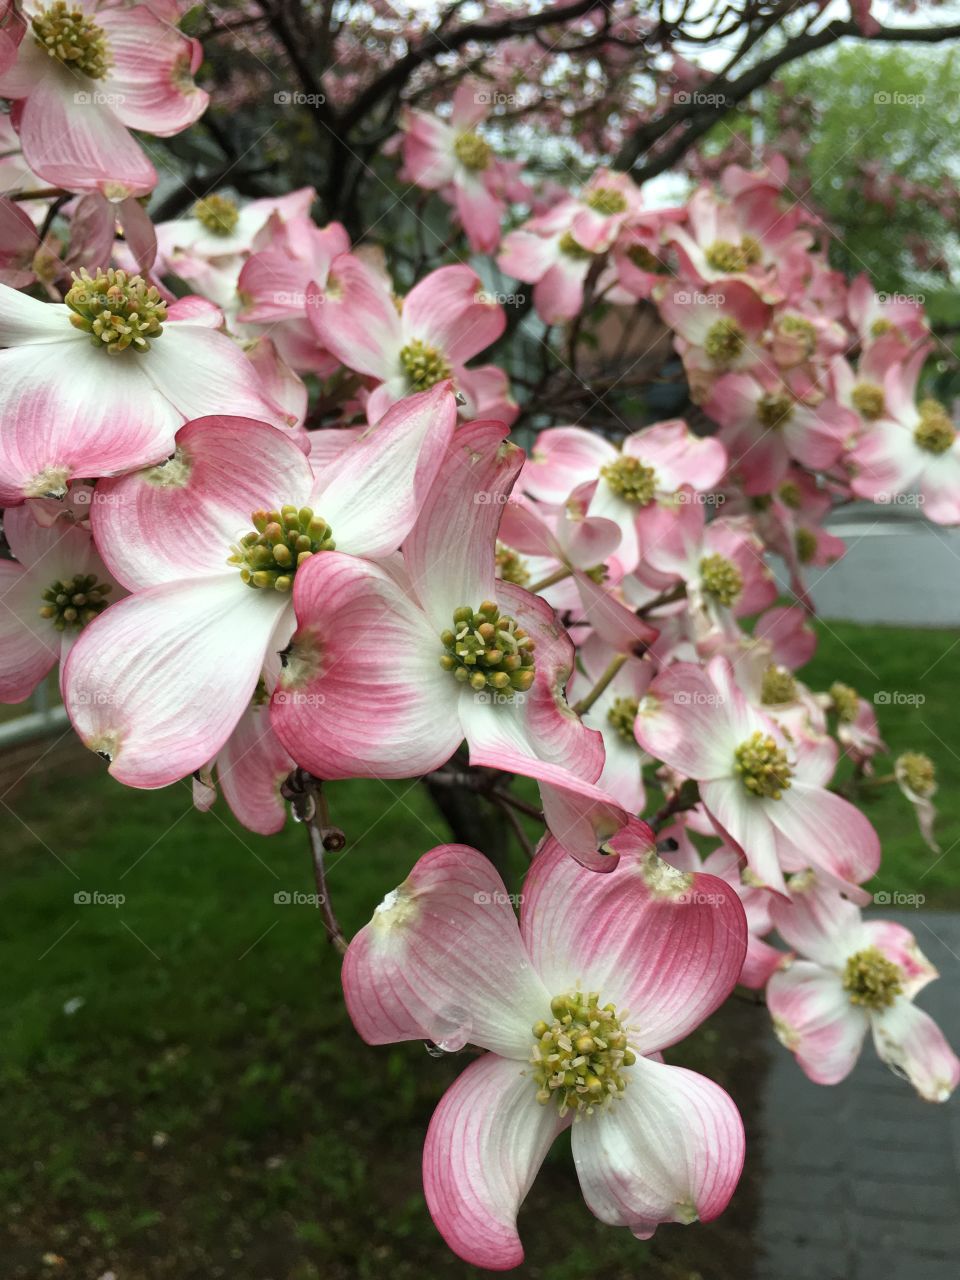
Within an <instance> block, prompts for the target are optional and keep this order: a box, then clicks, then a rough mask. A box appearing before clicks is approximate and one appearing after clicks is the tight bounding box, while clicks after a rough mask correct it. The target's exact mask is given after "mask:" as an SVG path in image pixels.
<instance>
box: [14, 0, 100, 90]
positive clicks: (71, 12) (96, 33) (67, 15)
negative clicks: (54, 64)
mask: <svg viewBox="0 0 960 1280" xmlns="http://www.w3.org/2000/svg"><path fill="white" fill-rule="evenodd" d="M30 25H31V27H32V28H33V38H34V40H35V41H36V43H37V44H38V45H39V46H40V48H41V49H42V50H43V51H44V53H48V54H49V55H50V57H51V58H56V59H57V60H58V61H59V62H62V63H63V64H64V66H69V67H70V68H71V69H72V70H74V71H79V72H80V73H81V74H82V75H85V76H89V77H90V79H91V80H102V79H103V78H104V76H105V75H106V74H107V72H108V71H109V70H110V65H111V62H112V61H113V60H112V58H111V56H110V46H109V44H108V43H107V36H106V32H105V31H104V30H103V28H102V27H101V26H100V25H99V24H98V23H96V22H94V20H93V19H92V18H89V17H87V15H86V14H85V13H84V11H83V10H82V9H80V8H76V9H72V8H70V7H69V6H68V5H66V4H65V3H64V0H56V3H55V4H51V5H47V6H46V7H45V8H43V9H41V10H40V11H39V12H38V13H36V14H34V16H33V19H32V20H31V24H30Z"/></svg>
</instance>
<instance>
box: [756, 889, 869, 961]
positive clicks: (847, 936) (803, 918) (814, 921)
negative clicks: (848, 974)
mask: <svg viewBox="0 0 960 1280" xmlns="http://www.w3.org/2000/svg"><path fill="white" fill-rule="evenodd" d="M770 916H771V919H772V921H773V925H774V928H775V929H776V930H777V932H778V933H779V934H780V936H781V938H783V940H784V942H785V943H786V944H787V946H789V947H793V948H794V949H795V950H797V951H799V952H800V954H801V955H802V956H803V957H804V958H805V959H808V960H814V961H815V962H816V963H817V964H820V965H823V966H824V967H825V968H828V969H842V968H843V966H844V964H845V963H846V959H847V956H849V955H852V954H853V953H854V952H855V951H858V950H860V948H861V947H864V946H866V945H867V943H866V942H865V941H864V936H865V935H864V923H863V920H862V919H861V916H860V908H859V907H858V906H857V905H856V904H855V903H853V902H850V901H849V900H848V899H847V898H844V897H842V896H841V894H840V892H839V890H837V889H836V888H835V887H834V886H833V885H832V884H825V883H823V882H822V881H819V880H818V879H817V878H816V877H815V876H810V875H809V874H807V875H801V876H799V877H797V878H795V879H794V880H793V881H792V882H791V884H790V899H789V901H787V900H785V899H783V898H776V897H774V898H771V900H770ZM893 958H894V957H892V956H891V959H893Z"/></svg>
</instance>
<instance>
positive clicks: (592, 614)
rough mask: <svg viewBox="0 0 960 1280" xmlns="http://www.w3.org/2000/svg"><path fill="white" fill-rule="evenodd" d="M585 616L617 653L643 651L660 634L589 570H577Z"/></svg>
mask: <svg viewBox="0 0 960 1280" xmlns="http://www.w3.org/2000/svg"><path fill="white" fill-rule="evenodd" d="M574 579H575V581H576V584H577V591H578V592H579V593H580V602H581V604H582V605H583V612H584V616H585V618H586V619H587V621H588V622H589V624H590V626H591V627H592V628H593V630H594V631H595V632H596V634H597V635H598V636H600V637H601V639H603V640H605V641H606V643H607V644H609V645H611V646H612V647H613V648H614V649H615V650H616V652H617V653H627V654H635V655H637V656H639V655H641V654H642V653H643V652H644V651H645V650H646V649H647V648H648V647H649V646H650V645H651V644H653V642H654V640H656V638H657V636H658V635H659V634H660V633H659V631H658V630H657V628H656V627H652V626H651V625H650V623H649V622H645V621H644V620H643V618H638V617H637V615H636V614H635V613H634V612H633V610H632V609H628V608H627V607H626V605H623V604H621V603H620V602H619V600H617V598H616V597H615V596H614V595H613V594H612V592H610V591H609V590H606V589H604V588H603V587H601V586H600V585H599V584H598V583H596V582H595V581H594V580H593V578H589V577H587V575H586V574H585V573H576V574H574Z"/></svg>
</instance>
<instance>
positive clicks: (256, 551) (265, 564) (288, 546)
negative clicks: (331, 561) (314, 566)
mask: <svg viewBox="0 0 960 1280" xmlns="http://www.w3.org/2000/svg"><path fill="white" fill-rule="evenodd" d="M250 520H251V523H252V524H253V529H251V531H250V532H249V533H246V534H244V535H243V537H242V538H241V539H240V541H239V543H237V544H235V545H234V546H232V547H231V548H230V551H231V553H232V554H231V555H230V556H229V557H228V559H227V563H228V564H233V565H237V566H238V568H239V569H240V577H241V578H242V579H243V580H244V582H245V583H246V584H247V586H248V587H256V588H258V589H260V590H264V591H284V592H286V591H289V590H290V588H291V587H292V586H293V578H294V575H295V573H296V572H297V569H299V567H300V566H301V565H302V564H304V563H305V562H306V561H307V560H309V559H310V557H311V556H312V555H316V553H317V552H318V551H334V550H336V545H337V544H336V543H335V542H334V540H333V535H332V533H331V530H330V526H329V525H328V524H327V522H326V520H323V519H322V518H321V517H320V516H317V515H314V513H313V511H312V509H311V508H310V507H299V508H298V507H294V506H284V507H281V508H280V510H279V511H254V513H253V515H252V516H251V517H250Z"/></svg>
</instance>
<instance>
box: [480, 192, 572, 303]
mask: <svg viewBox="0 0 960 1280" xmlns="http://www.w3.org/2000/svg"><path fill="white" fill-rule="evenodd" d="M582 212H583V208H582V206H581V205H580V204H578V202H577V201H576V200H568V199H567V200H561V201H560V203H559V204H557V205H555V206H554V208H552V209H549V210H548V211H547V212H546V213H542V214H538V215H537V216H536V217H534V218H530V219H529V221H527V222H525V223H524V225H523V226H522V227H518V228H517V229H516V230H515V231H510V232H508V233H507V235H506V236H504V238H503V245H502V247H501V250H500V255H499V257H498V258H497V265H498V266H499V268H500V270H501V271H503V272H505V273H506V274H507V275H508V276H513V277H514V279H516V280H523V281H524V282H525V283H527V284H532V285H533V286H534V290H533V305H534V307H535V308H536V312H537V315H538V316H539V317H540V319H541V320H542V321H543V322H544V324H563V322H564V321H566V320H570V319H572V318H573V316H575V315H576V314H577V312H578V311H579V310H580V308H581V307H582V306H583V286H584V281H585V280H586V278H587V272H588V271H589V270H590V267H591V265H592V263H593V262H594V261H595V257H594V253H593V251H592V250H591V249H588V248H586V247H585V246H584V245H582V244H581V243H580V242H579V241H578V240H577V238H576V237H575V235H574V234H573V230H572V227H573V223H574V221H575V220H576V218H577V217H578V216H579V215H580V214H581V213H582Z"/></svg>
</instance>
